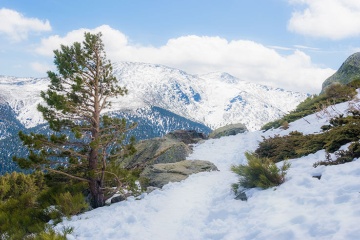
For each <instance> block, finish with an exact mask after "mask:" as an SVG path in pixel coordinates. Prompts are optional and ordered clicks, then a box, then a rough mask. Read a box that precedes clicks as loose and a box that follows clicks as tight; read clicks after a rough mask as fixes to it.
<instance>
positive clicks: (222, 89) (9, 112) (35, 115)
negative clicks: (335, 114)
mask: <svg viewBox="0 0 360 240" xmlns="http://www.w3.org/2000/svg"><path fill="white" fill-rule="evenodd" d="M114 69H115V70H114V71H115V75H116V76H117V78H118V79H119V84H120V85H121V86H126V87H127V88H128V90H129V94H128V95H127V96H125V97H120V98H118V99H113V104H112V107H111V109H108V111H111V112H112V114H114V115H116V116H119V117H125V118H126V119H127V120H128V121H129V122H137V123H138V127H137V128H136V129H135V130H134V131H133V132H131V133H130V134H131V135H134V136H135V137H136V139H137V140H142V139H147V138H153V137H159V136H162V135H164V134H166V133H168V132H170V131H174V130H176V129H193V130H196V131H198V132H203V133H205V134H208V133H209V132H210V131H211V129H215V128H217V127H221V126H224V125H227V124H230V123H244V124H245V125H246V126H247V127H248V129H249V130H256V129H259V128H260V127H261V126H262V125H263V124H265V123H267V122H269V121H271V120H274V119H277V118H279V117H280V116H282V115H283V114H284V113H285V112H288V111H290V110H292V109H294V108H295V106H296V105H297V104H298V103H299V102H301V101H302V100H304V99H305V98H306V97H307V95H306V94H302V93H296V92H290V91H285V90H283V89H275V88H271V87H267V86H262V85H258V84H254V83H248V82H245V81H241V80H239V79H237V78H235V77H233V76H231V75H229V74H227V73H210V74H206V75H191V74H187V73H186V72H184V71H181V70H178V69H174V68H169V67H165V66H162V65H154V64H145V63H129V62H124V63H119V64H116V65H114ZM48 85H49V79H48V78H16V77H6V76H0V149H1V151H0V174H2V173H4V172H7V171H14V170H18V169H17V167H16V165H15V164H14V163H13V162H12V161H11V158H12V156H13V155H18V156H23V155H25V154H26V149H25V148H24V147H23V146H22V143H21V142H20V140H19V138H18V137H17V133H18V132H19V131H20V130H21V131H25V132H41V133H46V131H48V129H47V127H46V126H43V124H44V121H43V119H42V116H41V114H40V113H39V112H38V111H37V109H36V108H37V105H38V104H39V103H42V99H41V97H40V91H42V90H43V91H45V90H46V89H47V87H48Z"/></svg>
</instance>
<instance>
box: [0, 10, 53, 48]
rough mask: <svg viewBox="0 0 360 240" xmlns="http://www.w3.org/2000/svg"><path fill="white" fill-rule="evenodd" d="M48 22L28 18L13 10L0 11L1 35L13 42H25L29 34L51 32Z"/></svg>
mask: <svg viewBox="0 0 360 240" xmlns="http://www.w3.org/2000/svg"><path fill="white" fill-rule="evenodd" d="M50 30H51V26H50V23H49V21H48V20H46V21H41V20H39V19H37V18H27V17H25V16H23V15H22V14H20V13H19V12H16V11H14V10H11V9H7V8H1V9H0V34H3V35H6V36H7V37H9V38H10V39H11V40H13V41H16V42H18V41H21V40H25V39H27V37H28V34H29V32H43V31H50Z"/></svg>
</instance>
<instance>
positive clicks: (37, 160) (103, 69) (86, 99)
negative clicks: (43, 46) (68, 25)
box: [14, 33, 135, 208]
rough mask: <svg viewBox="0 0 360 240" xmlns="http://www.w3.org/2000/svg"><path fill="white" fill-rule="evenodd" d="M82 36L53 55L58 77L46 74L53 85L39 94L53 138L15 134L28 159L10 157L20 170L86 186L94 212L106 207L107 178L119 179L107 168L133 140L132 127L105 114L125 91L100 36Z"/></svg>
mask: <svg viewBox="0 0 360 240" xmlns="http://www.w3.org/2000/svg"><path fill="white" fill-rule="evenodd" d="M84 35H85V40H84V41H83V43H82V44H81V43H78V42H75V43H74V44H73V45H72V46H64V45H61V49H60V50H55V51H54V54H55V57H54V64H55V65H56V67H57V71H58V73H55V72H52V71H49V72H48V77H49V78H50V80H51V83H50V85H49V88H48V90H47V91H46V92H41V97H42V98H43V99H44V100H45V102H46V104H44V105H39V106H38V110H39V111H40V112H41V113H42V115H43V117H44V119H45V120H46V121H47V122H48V123H49V127H50V129H51V130H52V131H53V134H51V135H50V136H45V135H42V134H35V133H30V134H24V133H23V132H19V137H20V139H21V140H22V141H23V144H24V145H25V146H27V147H28V149H29V155H28V156H27V158H17V157H14V161H16V162H17V163H18V164H19V166H20V167H22V168H27V169H29V168H30V169H40V170H42V171H46V172H54V173H57V174H59V173H60V174H63V175H65V176H67V177H69V178H72V179H77V180H79V181H85V182H87V183H88V186H89V192H90V194H91V197H92V200H91V206H92V207H94V208H96V207H101V206H103V205H104V204H105V200H106V196H105V195H106V192H107V191H108V190H109V189H112V188H110V187H112V186H110V187H109V186H105V175H106V174H111V175H114V179H119V178H117V176H115V174H113V173H111V172H110V171H108V170H107V164H108V163H109V162H111V161H114V160H116V159H117V158H119V157H120V156H124V155H127V154H131V153H133V152H134V151H135V149H134V146H133V143H134V141H135V140H134V138H131V140H130V143H129V144H125V143H124V142H125V140H126V133H127V132H128V131H129V130H131V129H133V128H134V127H135V124H131V125H129V124H127V123H126V121H125V120H124V119H118V118H113V117H110V116H108V115H106V114H103V113H104V110H106V109H107V108H109V107H110V106H111V102H110V100H111V99H112V98H114V97H118V96H124V95H125V94H127V89H126V88H123V87H120V86H118V85H117V83H118V81H117V79H116V77H115V76H114V75H113V73H112V72H113V69H112V65H111V62H110V61H109V60H107V59H106V54H105V51H104V45H103V43H102V40H101V36H102V35H101V33H98V34H91V33H85V34H84ZM120 185H121V183H120V181H118V187H120Z"/></svg>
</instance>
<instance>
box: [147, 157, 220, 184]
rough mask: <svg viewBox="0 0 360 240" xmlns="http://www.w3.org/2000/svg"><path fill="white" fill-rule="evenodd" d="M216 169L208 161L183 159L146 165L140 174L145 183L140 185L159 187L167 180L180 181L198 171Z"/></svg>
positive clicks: (167, 181)
mask: <svg viewBox="0 0 360 240" xmlns="http://www.w3.org/2000/svg"><path fill="white" fill-rule="evenodd" d="M210 171H218V169H217V167H216V166H215V165H214V164H213V163H211V162H209V161H201V160H184V161H180V162H176V163H162V164H154V165H152V166H147V167H146V168H145V169H144V171H143V172H142V173H141V174H140V177H141V178H143V179H146V181H144V182H146V185H147V186H142V187H148V186H153V187H158V188H161V187H163V186H164V185H165V184H167V183H169V182H180V181H182V180H184V179H186V178H187V177H188V176H189V175H191V174H194V173H199V172H210Z"/></svg>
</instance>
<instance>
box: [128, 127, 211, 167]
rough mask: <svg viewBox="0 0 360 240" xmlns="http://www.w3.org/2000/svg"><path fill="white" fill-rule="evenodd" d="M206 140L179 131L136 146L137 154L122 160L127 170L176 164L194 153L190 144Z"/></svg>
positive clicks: (141, 142)
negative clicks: (162, 164)
mask: <svg viewBox="0 0 360 240" xmlns="http://www.w3.org/2000/svg"><path fill="white" fill-rule="evenodd" d="M203 139H206V136H205V135H204V134H202V133H198V132H196V131H191V130H177V131H174V132H171V133H168V134H167V135H165V136H164V137H162V138H152V139H148V140H143V141H140V142H139V143H137V144H136V145H135V148H136V153H135V154H134V155H132V156H130V157H127V158H126V159H123V160H122V164H123V165H124V167H125V168H145V167H146V166H149V165H153V164H158V163H174V162H179V161H182V160H184V159H186V157H187V156H188V155H189V154H190V153H191V152H192V148H191V146H189V145H188V144H192V143H197V142H198V141H200V140H203Z"/></svg>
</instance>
